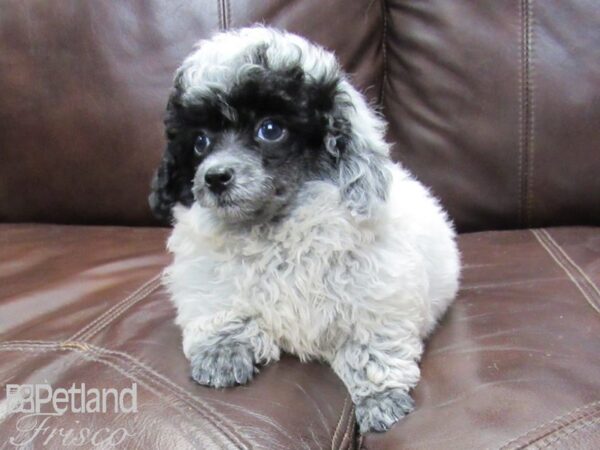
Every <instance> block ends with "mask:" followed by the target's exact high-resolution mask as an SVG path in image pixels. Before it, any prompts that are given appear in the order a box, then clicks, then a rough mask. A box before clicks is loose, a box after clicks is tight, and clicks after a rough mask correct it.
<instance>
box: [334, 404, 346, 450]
mask: <svg viewBox="0 0 600 450" xmlns="http://www.w3.org/2000/svg"><path fill="white" fill-rule="evenodd" d="M347 404H348V397H345V398H344V405H343V406H342V412H341V413H340V418H339V419H338V421H337V425H336V426H335V431H334V433H333V437H332V438H331V449H332V450H333V449H335V444H336V442H337V435H338V432H339V431H340V425H341V423H342V418H343V417H344V413H345V412H346V405H347Z"/></svg>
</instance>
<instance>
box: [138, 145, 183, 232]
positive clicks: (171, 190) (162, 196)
mask: <svg viewBox="0 0 600 450" xmlns="http://www.w3.org/2000/svg"><path fill="white" fill-rule="evenodd" d="M180 147H181V145H180V144H179V143H178V142H177V141H170V142H169V143H168V144H167V148H166V149H165V153H164V155H163V158H162V161H161V163H160V166H159V167H158V169H157V170H156V172H155V174H154V178H153V179H152V185H151V192H150V196H149V197H148V203H149V204H150V208H151V209H152V213H153V214H154V216H155V217H157V218H158V219H160V220H161V221H162V222H165V223H167V222H169V221H170V220H171V210H172V209H173V206H175V204H177V203H182V204H183V205H186V206H189V205H191V204H192V202H193V199H194V197H193V194H192V179H193V176H194V174H193V167H192V163H191V162H190V161H186V158H185V155H184V154H183V152H182V151H181V150H182V149H181V148H180Z"/></svg>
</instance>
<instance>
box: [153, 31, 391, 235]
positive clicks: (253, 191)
mask: <svg viewBox="0 0 600 450" xmlns="http://www.w3.org/2000/svg"><path fill="white" fill-rule="evenodd" d="M165 125H166V136H167V139H168V144H167V149H166V151H165V154H164V156H163V160H162V163H161V165H160V167H159V169H158V171H157V173H156V175H155V177H154V180H153V183H152V193H151V195H150V205H151V207H152V210H153V212H154V213H155V215H157V216H158V217H159V218H163V219H167V218H169V217H170V214H171V209H172V207H173V206H174V205H175V204H176V203H182V204H184V205H186V206H189V205H191V204H192V203H193V202H194V201H196V202H198V203H199V204H200V205H201V206H203V207H205V208H209V209H210V210H211V211H212V212H213V213H214V215H215V216H216V217H218V218H220V219H222V220H223V221H225V222H228V223H251V224H253V223H261V222H266V221H269V220H272V219H273V218H275V217H277V216H278V215H280V214H284V213H285V211H286V209H287V208H289V207H291V205H293V200H294V198H295V196H296V194H297V193H298V191H300V190H301V189H302V186H303V185H304V183H306V182H307V181H313V180H323V181H328V182H331V183H333V184H335V185H337V186H339V188H340V190H341V199H342V201H343V202H344V203H345V204H346V205H347V207H348V208H349V209H350V210H351V211H352V212H353V213H354V214H356V215H362V216H368V215H369V214H370V213H371V211H372V208H373V207H374V205H375V204H377V203H378V202H381V201H384V200H385V198H386V195H387V190H388V185H389V178H390V175H389V170H388V168H387V164H388V157H387V155H388V146H387V144H386V143H385V141H384V140H383V132H384V125H383V122H382V121H381V120H380V119H379V118H378V117H377V116H376V115H375V114H374V113H373V111H372V110H371V109H370V108H369V107H368V106H367V104H366V102H365V100H364V98H363V97H362V96H361V95H360V94H359V93H358V92H357V91H356V90H355V89H354V88H353V87H352V86H351V85H350V84H349V83H348V81H347V80H346V78H345V76H344V74H343V73H342V71H341V70H340V67H339V65H338V63H337V61H336V60H335V57H334V56H333V55H332V54H331V53H329V52H327V51H325V50H323V49H322V48H321V47H318V46H316V45H313V44H310V43H309V42H307V41H306V40H304V39H302V38H300V37H298V36H295V35H292V34H289V33H284V32H280V31H276V30H273V29H269V28H263V27H253V28H246V29H241V30H238V31H235V32H228V33H221V34H219V35H216V36H215V37H213V38H212V39H210V40H206V41H201V42H200V43H199V44H198V47H197V49H196V50H195V51H194V52H193V53H192V54H191V55H190V56H189V57H188V58H187V59H186V60H185V61H184V63H183V64H182V66H181V67H180V68H179V69H178V71H177V73H176V76H175V85H174V89H173V91H172V94H171V96H170V99H169V102H168V106H167V116H166V120H165Z"/></svg>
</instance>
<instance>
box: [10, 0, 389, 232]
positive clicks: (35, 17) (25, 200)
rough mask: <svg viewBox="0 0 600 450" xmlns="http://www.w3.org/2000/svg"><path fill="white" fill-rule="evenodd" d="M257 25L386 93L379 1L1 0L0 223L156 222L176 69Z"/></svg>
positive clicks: (374, 92) (370, 88)
mask: <svg viewBox="0 0 600 450" xmlns="http://www.w3.org/2000/svg"><path fill="white" fill-rule="evenodd" d="M342 4H343V7H341V5H342ZM259 21H260V22H266V23H269V24H271V25H274V26H278V27H281V28H285V29H288V30H290V31H294V32H297V33H301V34H303V35H305V36H307V37H308V38H310V39H312V40H314V41H317V42H320V43H322V44H323V45H325V46H327V47H328V48H331V49H335V51H336V53H337V55H338V57H339V58H340V60H341V61H342V62H343V64H344V67H345V68H346V70H347V71H348V72H350V73H352V74H353V80H354V82H355V83H356V84H357V85H358V86H360V87H361V88H362V89H364V90H366V91H367V93H368V94H369V95H371V96H374V97H375V98H376V97H377V95H379V91H380V89H381V82H382V75H383V58H382V54H381V39H382V33H383V28H382V27H381V23H382V9H381V7H380V5H379V4H378V3H377V2H371V3H369V2H342V1H341V0H336V1H331V2H321V1H319V0H303V1H302V2H299V3H295V2H292V3H290V2H288V1H284V0H276V1H273V0H270V1H267V2H250V1H236V2H229V1H223V0H219V1H184V2H172V1H164V0H142V1H118V2H111V1H97V0H52V1H48V2H40V1H37V0H5V1H3V2H2V3H1V4H0V94H1V96H2V108H0V157H1V161H2V163H1V164H0V221H3V222H8V221H12V222H15V221H17V222H23V221H36V222H54V223H87V224H122V225H148V224H154V225H156V224H157V223H156V221H155V220H154V219H153V218H152V217H151V213H150V211H149V208H148V203H147V198H148V192H149V189H150V187H149V186H150V180H151V178H152V174H153V172H154V170H155V169H156V168H157V167H158V164H159V161H160V157H161V155H162V152H163V150H164V145H165V139H164V137H163V125H162V118H163V112H164V109H165V107H166V104H167V98H168V95H169V92H170V89H171V87H172V78H173V73H174V71H175V69H176V68H177V67H178V65H179V64H180V63H181V62H182V61H183V58H184V57H185V56H186V55H187V54H188V53H189V52H190V51H191V50H192V48H193V45H194V43H195V42H196V41H198V40H199V39H201V38H203V37H206V36H208V35H209V34H210V33H213V32H215V31H216V30H218V29H225V28H230V27H237V26H243V25H250V24H254V23H256V22H259ZM332 30H347V32H346V33H338V32H332ZM84 174H85V175H84ZM34 180H35V184H32V181H34ZM39 185H43V189H40V188H35V187H34V186H39Z"/></svg>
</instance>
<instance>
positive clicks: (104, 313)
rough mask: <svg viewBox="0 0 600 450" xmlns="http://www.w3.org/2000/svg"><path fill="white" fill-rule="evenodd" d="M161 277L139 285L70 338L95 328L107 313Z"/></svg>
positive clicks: (74, 339) (74, 338) (71, 338)
mask: <svg viewBox="0 0 600 450" xmlns="http://www.w3.org/2000/svg"><path fill="white" fill-rule="evenodd" d="M159 277H160V274H158V275H156V276H154V277H152V278H151V279H149V280H148V281H146V282H145V283H144V284H142V285H141V286H140V287H138V288H137V289H136V290H135V291H133V292H132V293H131V294H129V295H128V296H127V297H125V298H124V299H123V300H121V301H119V302H117V303H115V304H114V305H113V306H111V307H110V308H109V309H107V310H106V311H105V312H103V313H102V314H101V315H99V316H98V317H96V319H94V320H92V321H91V322H90V323H88V324H87V325H86V326H84V327H83V328H82V329H80V330H79V331H77V332H76V333H75V334H74V335H72V336H71V337H70V338H69V340H70V341H76V340H78V339H79V337H80V336H82V335H84V334H85V333H86V332H88V330H90V328H93V327H94V326H95V325H96V324H97V323H98V322H100V321H102V320H104V318H105V317H106V316H107V315H110V314H112V313H113V312H114V311H115V310H116V309H118V308H120V307H121V305H123V304H124V303H127V302H129V301H130V300H131V299H132V298H133V297H136V296H137V295H139V294H141V293H142V292H143V291H145V289H147V288H148V287H149V286H150V285H151V284H153V283H155V282H156V281H157V280H158V278H159Z"/></svg>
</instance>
